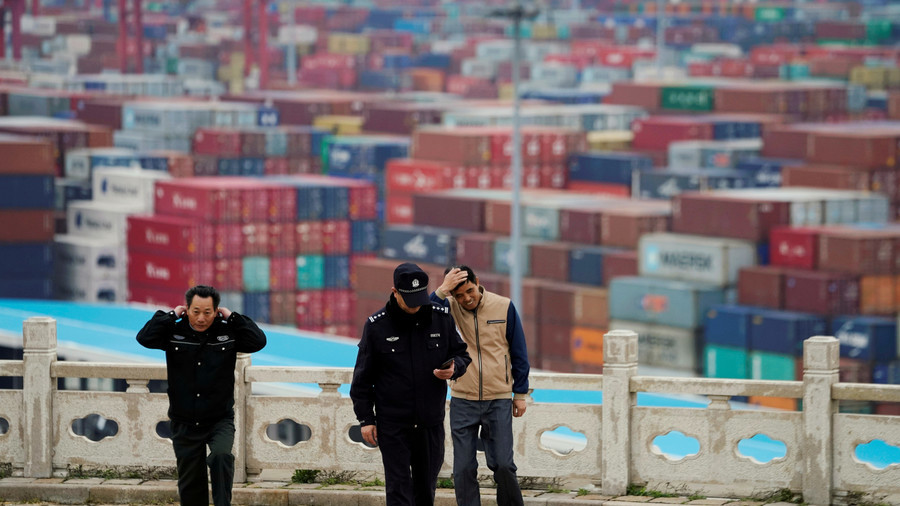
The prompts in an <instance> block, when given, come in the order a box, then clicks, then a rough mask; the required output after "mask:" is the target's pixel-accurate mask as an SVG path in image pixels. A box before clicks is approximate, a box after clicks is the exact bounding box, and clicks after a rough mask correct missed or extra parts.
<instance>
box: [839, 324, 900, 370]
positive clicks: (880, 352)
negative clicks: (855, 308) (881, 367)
mask: <svg viewBox="0 0 900 506" xmlns="http://www.w3.org/2000/svg"><path fill="white" fill-rule="evenodd" d="M831 335H833V336H834V337H836V338H837V339H838V341H840V342H841V356H842V357H847V358H857V359H861V360H876V359H877V360H880V361H888V360H894V359H896V358H897V320H896V319H894V318H884V317H879V316H838V317H835V318H834V319H833V320H832V321H831Z"/></svg>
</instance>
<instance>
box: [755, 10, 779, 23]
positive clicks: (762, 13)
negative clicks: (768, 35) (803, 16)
mask: <svg viewBox="0 0 900 506" xmlns="http://www.w3.org/2000/svg"><path fill="white" fill-rule="evenodd" d="M754 16H755V17H756V20H757V21H762V22H767V23H771V22H775V21H784V18H785V16H786V11H785V9H784V7H771V6H767V7H757V8H756V13H755V14H754Z"/></svg>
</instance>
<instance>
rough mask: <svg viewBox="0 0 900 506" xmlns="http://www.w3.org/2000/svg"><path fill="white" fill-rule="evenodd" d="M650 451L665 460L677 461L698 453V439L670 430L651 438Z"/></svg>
mask: <svg viewBox="0 0 900 506" xmlns="http://www.w3.org/2000/svg"><path fill="white" fill-rule="evenodd" d="M652 451H653V453H655V454H657V455H661V456H663V457H665V458H666V459H667V460H672V461H679V460H683V459H686V458H688V457H693V456H694V455H697V454H698V453H700V441H699V440H697V438H694V437H690V436H685V435H684V434H683V433H682V432H679V431H677V430H672V431H669V432H667V433H666V434H664V435H661V436H656V437H655V438H653V446H652Z"/></svg>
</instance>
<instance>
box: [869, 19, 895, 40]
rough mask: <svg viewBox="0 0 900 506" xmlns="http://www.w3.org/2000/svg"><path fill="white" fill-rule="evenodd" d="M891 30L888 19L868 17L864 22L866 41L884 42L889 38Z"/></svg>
mask: <svg viewBox="0 0 900 506" xmlns="http://www.w3.org/2000/svg"><path fill="white" fill-rule="evenodd" d="M892 30H893V27H892V24H891V20H890V19H870V20H869V21H867V22H866V42H870V43H876V44H877V43H881V42H884V41H885V40H887V39H889V38H891V33H892Z"/></svg>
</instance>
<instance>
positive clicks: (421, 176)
mask: <svg viewBox="0 0 900 506" xmlns="http://www.w3.org/2000/svg"><path fill="white" fill-rule="evenodd" d="M464 187H465V170H464V168H463V167H462V166H460V165H454V164H452V163H448V162H435V161H428V160H418V159H410V158H395V159H392V160H388V162H387V164H386V165H385V188H386V189H387V191H388V193H391V192H395V191H396V192H414V191H415V192H422V191H432V190H443V189H448V188H464Z"/></svg>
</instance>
